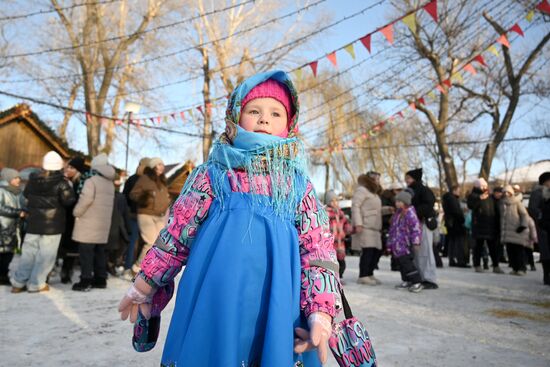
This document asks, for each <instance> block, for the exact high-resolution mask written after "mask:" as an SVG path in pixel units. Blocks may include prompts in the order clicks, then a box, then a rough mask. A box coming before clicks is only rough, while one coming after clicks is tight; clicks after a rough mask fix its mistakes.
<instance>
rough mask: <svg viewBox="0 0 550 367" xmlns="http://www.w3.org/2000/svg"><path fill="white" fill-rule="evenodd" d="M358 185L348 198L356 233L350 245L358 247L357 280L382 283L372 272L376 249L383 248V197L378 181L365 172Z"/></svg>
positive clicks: (376, 256)
mask: <svg viewBox="0 0 550 367" xmlns="http://www.w3.org/2000/svg"><path fill="white" fill-rule="evenodd" d="M357 183H358V185H357V188H356V189H355V192H354V194H353V197H352V199H351V219H352V223H353V227H354V230H355V234H354V235H353V236H352V247H353V248H354V249H357V250H358V249H361V258H360V260H359V279H358V280H357V282H358V283H359V284H366V285H378V284H381V282H380V280H378V279H377V278H376V277H375V276H374V269H375V267H376V263H377V261H378V252H379V251H381V250H382V237H381V233H380V231H381V230H382V201H381V200H380V197H379V196H378V194H377V193H378V189H379V188H378V185H377V184H376V182H375V181H374V180H373V179H372V178H371V177H369V176H368V175H360V176H359V177H358V179H357Z"/></svg>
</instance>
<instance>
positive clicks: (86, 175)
mask: <svg viewBox="0 0 550 367" xmlns="http://www.w3.org/2000/svg"><path fill="white" fill-rule="evenodd" d="M97 175H99V176H101V174H100V173H99V172H98V171H96V170H95V169H90V170H88V171H86V172H84V173H83V174H82V176H81V177H80V181H79V182H78V185H76V187H75V189H74V191H75V193H76V195H77V196H79V195H80V193H81V192H82V189H83V188H84V184H85V183H86V180H87V179H89V178H91V177H94V176H97Z"/></svg>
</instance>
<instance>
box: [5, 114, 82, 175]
mask: <svg viewBox="0 0 550 367" xmlns="http://www.w3.org/2000/svg"><path fill="white" fill-rule="evenodd" d="M50 150H53V151H55V152H57V153H58V154H59V155H60V156H61V157H62V158H63V159H65V160H67V159H70V158H71V157H74V156H77V155H79V156H84V154H83V153H81V152H78V151H75V150H73V149H71V148H69V146H68V145H67V143H66V142H64V141H63V140H61V138H59V136H57V134H56V133H55V132H54V131H53V130H52V129H51V128H50V127H48V126H47V125H46V123H45V122H43V121H42V120H40V118H39V117H38V116H37V115H36V114H35V113H34V112H32V110H31V109H30V107H29V106H28V105H26V104H18V105H16V106H14V107H12V108H10V109H8V110H5V111H0V169H1V168H3V167H11V168H15V169H17V170H20V171H21V170H25V169H30V168H33V167H41V166H42V157H43V156H44V155H45V154H46V153H47V152H49V151H50Z"/></svg>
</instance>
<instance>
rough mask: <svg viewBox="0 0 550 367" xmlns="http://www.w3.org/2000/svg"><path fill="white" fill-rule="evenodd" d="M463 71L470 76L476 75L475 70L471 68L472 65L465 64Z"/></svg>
mask: <svg viewBox="0 0 550 367" xmlns="http://www.w3.org/2000/svg"><path fill="white" fill-rule="evenodd" d="M464 70H466V71H467V72H469V73H470V74H472V75H476V74H477V71H476V69H475V68H474V67H473V65H472V64H466V65H464Z"/></svg>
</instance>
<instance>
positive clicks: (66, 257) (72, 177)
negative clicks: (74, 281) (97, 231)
mask: <svg viewBox="0 0 550 367" xmlns="http://www.w3.org/2000/svg"><path fill="white" fill-rule="evenodd" d="M86 171H87V168H86V164H85V163H84V159H83V158H82V157H74V158H72V159H71V160H70V161H69V162H68V163H67V165H66V166H65V169H64V174H65V178H66V179H67V180H68V182H69V184H70V185H71V187H72V188H73V190H74V192H75V195H76V200H77V201H78V197H79V196H80V195H79V194H78V193H77V192H76V188H78V187H79V186H80V178H81V176H82V174H84V173H85V172H86ZM75 204H76V202H75ZM73 209H74V205H73V206H72V207H70V208H67V210H66V214H67V218H66V220H65V232H63V235H62V236H61V243H60V245H59V252H60V255H61V257H62V258H63V265H62V266H61V283H63V284H67V283H71V277H72V275H73V266H74V261H75V259H77V258H78V256H79V254H78V243H76V242H75V241H73V238H72V236H73V229H74V221H75V220H74V216H73Z"/></svg>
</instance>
